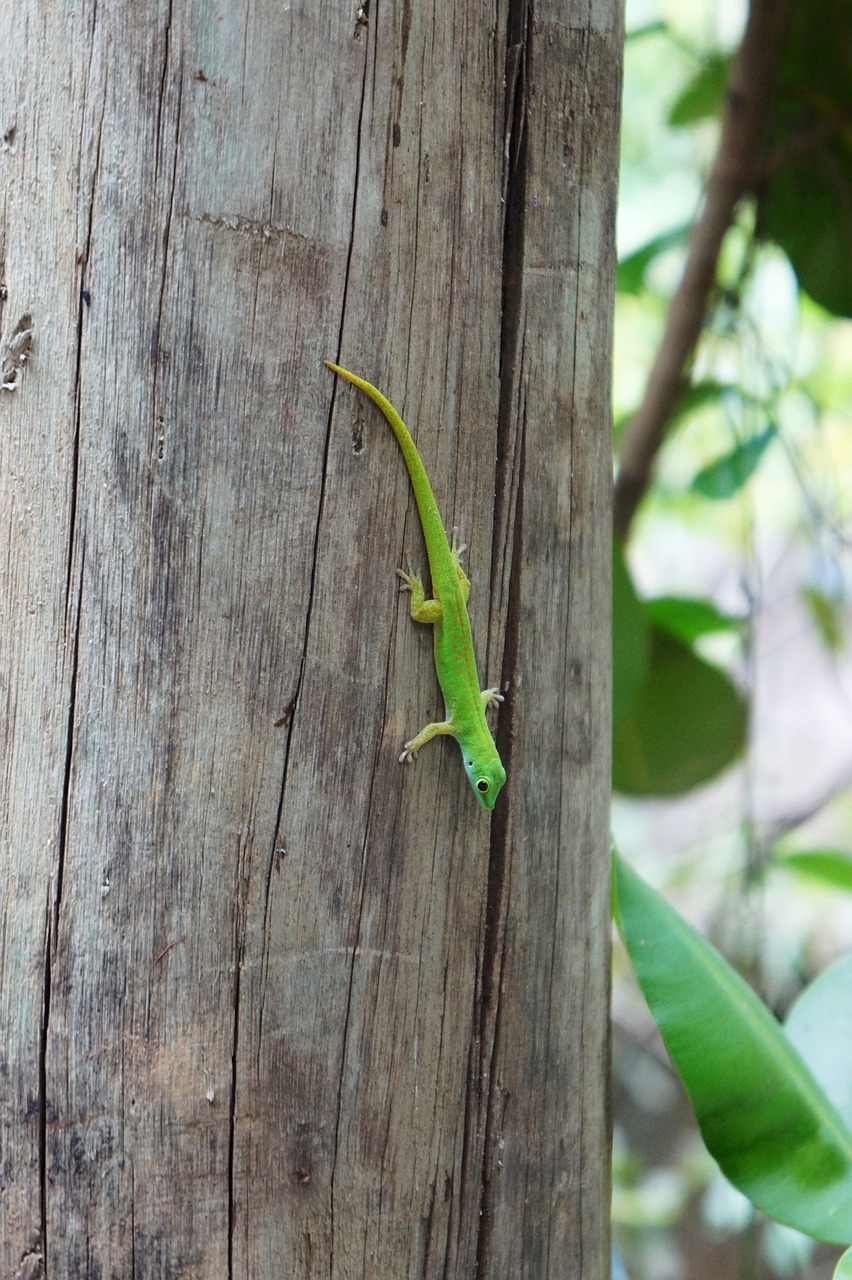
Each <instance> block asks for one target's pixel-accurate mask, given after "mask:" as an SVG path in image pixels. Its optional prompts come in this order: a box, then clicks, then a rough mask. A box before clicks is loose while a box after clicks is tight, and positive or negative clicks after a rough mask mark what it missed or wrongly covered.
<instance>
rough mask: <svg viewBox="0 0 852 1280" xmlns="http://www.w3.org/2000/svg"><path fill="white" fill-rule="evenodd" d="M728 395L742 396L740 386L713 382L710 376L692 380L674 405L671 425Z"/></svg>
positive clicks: (740, 398)
mask: <svg viewBox="0 0 852 1280" xmlns="http://www.w3.org/2000/svg"><path fill="white" fill-rule="evenodd" d="M729 395H735V396H736V397H737V399H738V400H742V398H743V393H742V391H741V390H740V388H739V387H734V386H731V384H730V383H727V382H714V381H713V380H712V379H710V378H707V379H705V380H704V381H702V382H693V383H692V384H691V385H690V386H689V387H687V389H686V391H685V392H684V393H683V395H682V396H681V398H680V400H679V401H678V402H677V405H676V406H675V410H674V413H673V414H672V418H671V422H672V426H674V424H675V423H676V422H682V421H683V419H684V418H689V417H691V416H692V414H693V413H697V412H698V410H699V409H703V408H704V407H705V406H706V405H708V404H718V403H719V401H720V400H723V399H724V398H725V396H729Z"/></svg>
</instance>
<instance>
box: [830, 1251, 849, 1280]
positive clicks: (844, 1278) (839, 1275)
mask: <svg viewBox="0 0 852 1280" xmlns="http://www.w3.org/2000/svg"><path fill="white" fill-rule="evenodd" d="M832 1280H852V1249H847V1250H846V1252H845V1253H844V1254H843V1256H842V1258H841V1259H840V1260H839V1262H838V1263H837V1266H836V1267H835V1268H834V1276H833V1278H832Z"/></svg>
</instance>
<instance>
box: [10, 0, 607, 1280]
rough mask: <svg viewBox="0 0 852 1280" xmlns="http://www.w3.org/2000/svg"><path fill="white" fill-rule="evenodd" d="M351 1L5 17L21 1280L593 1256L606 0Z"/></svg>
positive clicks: (521, 1267) (571, 1268)
mask: <svg viewBox="0 0 852 1280" xmlns="http://www.w3.org/2000/svg"><path fill="white" fill-rule="evenodd" d="M356 14H357V6H355V5H354V4H353V5H352V6H351V7H350V6H345V5H340V4H329V3H319V2H318V3H316V4H313V5H306V6H299V5H296V4H281V3H272V2H271V0H260V3H258V4H256V5H252V6H243V5H233V6H230V7H229V6H224V7H220V8H216V7H214V6H208V5H206V4H202V3H201V2H200V0H195V3H194V4H191V5H176V4H171V3H165V0H164V2H163V3H160V4H156V3H153V2H152V0H141V2H140V3H134V4H130V3H127V2H125V3H123V4H122V3H116V2H115V0H114V2H113V3H106V4H103V3H102V4H98V5H96V4H94V3H92V2H91V0H81V3H80V4H78V5H71V6H64V7H58V6H48V7H47V8H45V7H44V6H37V5H36V4H35V3H34V0H21V3H20V4H18V5H16V6H14V8H11V9H10V10H9V11H8V12H7V14H6V15H5V18H4V44H5V50H4V71H3V76H2V77H0V134H2V135H5V143H4V145H3V148H2V151H0V191H2V201H1V202H0V280H2V285H3V288H2V302H0V320H2V324H0V329H2V333H3V335H4V336H5V335H7V334H8V333H9V332H11V330H12V329H13V328H14V325H15V323H16V321H17V320H18V318H19V316H20V315H21V314H23V313H25V312H31V313H32V316H33V325H34V331H35V341H34V347H33V356H32V360H31V362H30V363H29V364H28V366H27V367H26V369H25V370H24V375H23V378H22V380H21V384H20V386H19V387H18V389H17V390H16V391H14V392H13V393H7V392H0V466H1V467H2V470H1V471H0V566H2V568H0V644H2V665H1V666H0V690H2V701H3V708H4V712H3V716H2V719H0V759H2V762H3V763H2V784H0V786H2V789H1V790H0V908H2V916H0V1038H1V1039H2V1045H1V1046H0V1144H2V1145H1V1146H0V1276H10V1277H11V1276H15V1275H20V1276H35V1275H38V1274H40V1273H41V1272H42V1271H44V1270H45V1268H46V1274H47V1275H48V1276H50V1277H57V1278H60V1277H61V1278H62V1280H66V1278H73V1277H98V1278H104V1280H105V1278H106V1277H120V1278H121V1280H126V1278H127V1277H131V1276H135V1277H163V1278H168V1277H185V1278H189V1277H203V1278H206V1277H211V1278H213V1280H218V1278H219V1277H225V1276H232V1277H235V1278H236V1277H243V1278H246V1280H249V1278H250V1280H265V1278H266V1277H269V1278H270V1280H271V1278H273V1277H274V1278H277V1277H279V1276H287V1277H290V1276H293V1277H305V1278H307V1277H318V1276H330V1277H334V1278H335V1280H355V1278H356V1277H357V1278H361V1280H367V1278H373V1277H375V1278H379V1277H380V1278H381V1280H394V1278H395V1277H403V1276H405V1277H414V1276H422V1277H433V1276H434V1277H438V1276H440V1277H474V1276H477V1277H479V1278H480V1280H484V1278H485V1277H493V1278H494V1280H504V1278H505V1277H510V1276H511V1277H515V1276H518V1277H520V1276H525V1277H530V1278H531V1280H545V1278H546V1277H548V1276H554V1277H555V1276H559V1277H564V1276H572V1277H583V1280H601V1278H602V1277H603V1276H605V1275H606V1274H608V1265H609V1264H608V1252H607V1216H608V1201H609V1197H608V1129H607V1118H606V1092H607V1072H608V1062H607V1036H606V1015H607V1003H608V981H607V967H608V966H607V961H608V945H609V943H608V883H609V881H608V870H607V835H606V833H607V819H606V811H607V778H608V743H609V722H608V697H609V694H608V662H607V654H608V638H609V576H608V575H609V529H610V508H609V502H610V498H609V489H610V472H611V464H610V445H609V418H608V385H609V358H610V350H611V339H610V322H611V292H612V269H613V212H614V187H615V172H616V147H617V117H618V100H619V89H620V21H621V19H620V6H619V2H618V0H600V2H599V3H592V4H583V5H580V4H573V5H568V6H565V5H557V4H555V3H552V2H551V3H540V4H538V5H537V6H536V7H535V9H534V10H529V9H528V8H527V6H526V5H523V4H520V5H515V4H512V5H510V6H509V7H508V8H507V6H506V4H505V3H501V4H499V5H498V6H497V7H496V9H495V8H494V7H493V6H492V7H488V6H484V5H475V4H474V5H469V4H468V5H463V4H460V5H457V6H455V7H454V6H452V5H433V4H430V3H427V4H423V5H408V4H398V5H392V4H380V5H376V6H370V7H369V8H368V11H367V14H366V18H367V23H366V25H364V24H363V23H362V22H360V21H359V20H358V18H357V16H356ZM89 302H90V303H91V305H89ZM324 357H332V358H334V357H339V358H340V359H341V360H342V361H343V362H344V363H346V364H347V365H348V366H349V367H350V368H353V369H355V370H356V371H357V372H360V373H362V374H364V375H365V376H367V377H369V378H370V379H371V380H372V381H375V382H376V383H378V384H379V385H380V386H381V387H382V388H383V389H384V390H385V391H386V392H387V393H388V395H389V396H390V397H391V399H392V400H393V401H394V403H395V404H396V405H397V406H398V407H399V408H400V410H401V411H402V412H403V414H404V416H405V417H406V419H407V421H408V422H409V425H410V426H411V427H412V429H413V430H414V433H415V435H416V438H417V440H418V442H419V445H420V447H421V450H422V453H423V456H424V459H425V461H426V463H427V467H428V468H429V471H430V474H431V477H432V480H433V484H434V487H435V490H436V494H437V497H438V501H439V504H440V506H441V509H442V511H443V513H444V516H445V519H446V521H447V522H448V523H457V524H458V525H459V526H460V527H461V529H462V531H463V535H464V538H465V540H466V541H467V542H468V544H469V551H468V563H469V566H470V571H471V576H472V578H473V594H472V597H471V615H472V618H473V625H474V634H475V641H476V644H477V652H478V655H479V661H480V666H481V668H482V671H481V674H482V676H483V680H486V679H487V681H488V682H489V683H493V682H497V681H505V682H508V683H509V686H510V690H509V697H508V700H507V703H506V705H505V707H504V708H503V709H502V710H501V713H500V719H499V743H500V747H501V751H502V752H503V756H504V760H505V761H506V763H507V766H508V769H509V782H508V784H507V787H506V789H505V791H504V792H503V794H502V795H501V798H500V800H499V802H498V807H497V812H496V813H495V816H494V818H493V820H492V821H491V822H490V823H489V821H488V819H487V818H486V817H485V815H484V814H483V813H482V812H481V811H480V810H479V808H478V806H477V805H476V803H475V800H474V798H473V796H472V795H471V794H470V792H469V789H468V785H467V782H466V779H465V777H464V774H463V770H462V768H461V767H460V763H459V760H458V753H457V750H456V748H455V746H454V744H452V743H446V742H445V743H436V744H434V745H432V746H430V747H429V748H427V749H426V750H424V752H423V754H422V756H421V758H420V761H419V763H418V765H417V767H416V768H414V769H409V770H405V771H402V770H401V769H400V768H399V766H398V765H397V763H396V757H397V754H398V751H399V747H400V744H401V742H402V741H403V740H404V739H405V738H406V737H407V736H409V735H410V734H411V733H412V732H414V731H415V730H416V729H418V728H419V727H420V726H421V724H422V723H423V722H424V721H425V720H426V719H429V718H432V716H433V715H434V713H435V712H436V711H438V710H439V709H440V701H439V694H438V690H437V687H436V683H435V676H434V669H433V667H432V664H431V640H430V636H429V634H428V629H426V628H415V627H414V626H413V625H412V624H411V623H410V621H409V620H408V617H407V609H406V608H405V607H404V606H403V607H399V605H398V603H397V599H396V596H397V590H396V583H395V579H394V577H393V572H392V571H393V568H394V566H396V565H398V564H402V563H403V562H404V560H405V556H406V554H407V553H411V554H412V556H413V558H414V559H415V561H417V560H418V559H420V560H421V561H422V543H421V539H420V532H419V528H418V526H417V520H416V513H415V509H414V505H413V502H412V500H411V497H410V493H409V488H408V482H407V478H406V476H405V472H404V468H403V465H402V461H401V458H400V456H399V454H398V451H397V448H396V445H395V442H394V441H393V438H392V437H391V435H390V432H389V431H388V430H387V427H386V426H385V424H384V423H383V422H382V420H381V419H380V418H379V417H378V415H377V414H376V413H375V411H374V410H373V409H372V407H370V406H367V405H365V404H364V403H363V402H362V401H359V400H358V398H357V396H356V394H355V393H354V392H353V391H352V390H351V389H350V388H345V387H343V386H340V385H338V386H335V384H334V381H333V379H332V376H331V374H329V373H328V372H327V371H326V370H325V369H324V368H323V366H322V359H323V358H324ZM280 721H284V723H276V722H280ZM42 1255H43V1258H44V1262H42V1261H40V1257H41V1256H42Z"/></svg>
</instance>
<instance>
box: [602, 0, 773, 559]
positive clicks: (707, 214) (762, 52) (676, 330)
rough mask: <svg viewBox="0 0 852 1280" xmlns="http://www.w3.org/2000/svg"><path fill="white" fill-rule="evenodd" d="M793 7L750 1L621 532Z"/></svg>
mask: <svg viewBox="0 0 852 1280" xmlns="http://www.w3.org/2000/svg"><path fill="white" fill-rule="evenodd" d="M788 7H789V0H752V3H751V6H750V8H749V16H748V22H747V24H746V29H745V34H744V35H743V41H742V44H741V45H740V49H739V52H738V54H737V56H736V58H735V59H734V63H733V66H732V67H731V74H730V78H729V80H728V89H727V95H726V103H725V110H724V114H723V116H722V132H721V137H720V139H719V148H718V150H717V152H716V158H715V160H714V161H713V166H712V168H711V170H710V174H709V177H708V179H707V187H706V190H705V199H704V209H703V211H702V214H701V216H700V218H699V219H698V221H697V222H696V224H695V226H694V227H693V229H692V234H691V235H690V239H689V248H688V250H687V256H686V264H685V266H684V271H683V275H682V277H681V280H680V283H679V284H678V287H677V289H676V290H675V292H674V294H673V296H672V300H671V303H670V304H669V311H668V316H667V319H666V327H665V331H664V333H663V338H662V341H661V343H660V346H659V349H658V351H657V355H656V358H655V360H654V363H653V365H652V367H651V372H650V374H649V376H648V383H647V386H646V388H645V397H644V399H643V401H642V403H641V404H640V406H639V408H638V409H637V411H636V413H635V414H634V415H633V417H632V418H631V420H630V422H629V423H628V425H627V427H626V429H625V431H624V435H623V436H622V439H621V447H620V449H619V459H618V464H619V465H618V477H617V479H616V484H615V509H614V521H615V530H616V533H617V534H618V535H619V537H621V538H622V539H624V538H626V536H627V533H628V531H629V528H630V522H631V520H632V519H633V515H634V513H635V511H636V508H637V506H638V505H639V503H640V501H641V500H642V498H643V496H644V494H645V492H646V490H647V489H648V486H649V484H650V482H651V474H652V470H653V465H654V460H655V458H656V455H657V453H658V451H659V449H660V446H661V444H662V442H663V439H664V437H665V434H666V431H667V428H668V426H669V423H670V420H671V416H672V413H673V411H674V409H675V407H676V405H677V403H678V401H679V400H680V397H681V395H682V394H683V392H684V390H685V388H686V385H687V381H688V375H689V366H690V364H691V362H692V357H693V354H694V352H695V347H696V344H697V342H698V339H699V336H700V334H701V330H702V327H703V325H704V318H705V316H706V314H707V306H708V301H709V297H710V291H711V289H712V287H713V282H714V280H715V277H716V262H717V260H718V257H719V250H720V248H721V245H722V240H723V238H724V236H725V232H726V231H727V230H728V228H729V227H730V225H731V222H732V220H733V216H734V211H735V209H736V207H737V204H738V203H739V201H740V199H741V198H742V196H743V195H745V194H746V192H748V191H750V190H753V189H754V187H755V185H756V182H757V175H758V173H759V171H760V159H761V151H762V149H763V146H764V143H765V136H766V126H767V122H768V116H769V104H770V99H771V95H772V89H773V86H774V81H775V72H776V68H777V65H778V60H779V57H780V53H781V49H782V42H783V37H784V32H785V29H786V22H787V13H788Z"/></svg>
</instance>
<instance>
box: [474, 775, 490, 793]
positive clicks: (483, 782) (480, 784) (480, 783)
mask: <svg viewBox="0 0 852 1280" xmlns="http://www.w3.org/2000/svg"><path fill="white" fill-rule="evenodd" d="M476 789H477V791H483V792H484V791H487V790H488V779H487V778H478V779H477V783H476Z"/></svg>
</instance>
